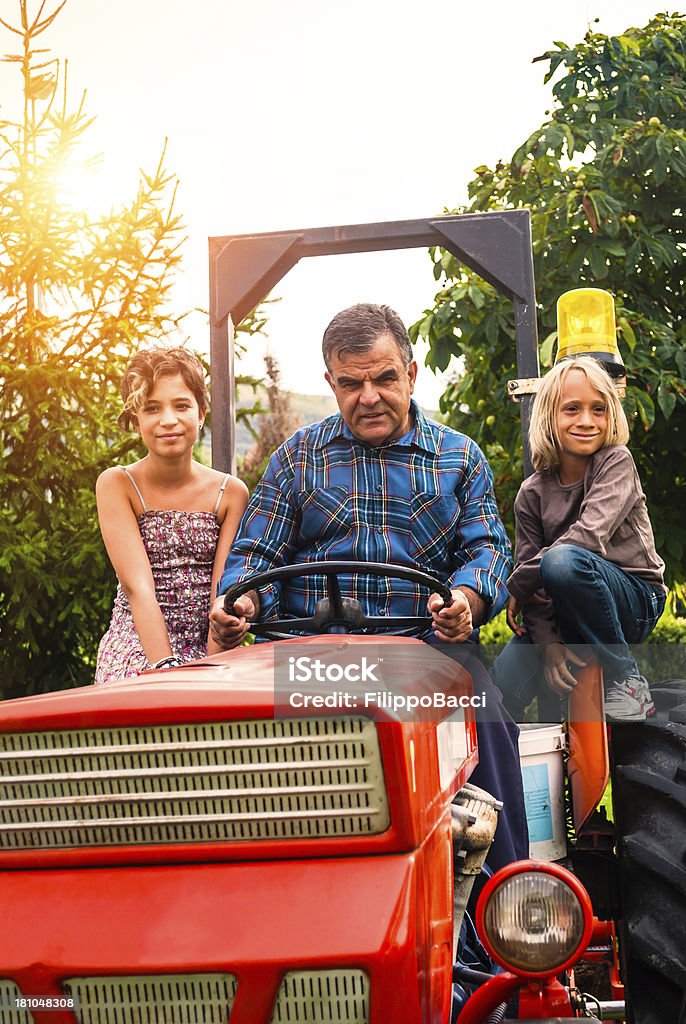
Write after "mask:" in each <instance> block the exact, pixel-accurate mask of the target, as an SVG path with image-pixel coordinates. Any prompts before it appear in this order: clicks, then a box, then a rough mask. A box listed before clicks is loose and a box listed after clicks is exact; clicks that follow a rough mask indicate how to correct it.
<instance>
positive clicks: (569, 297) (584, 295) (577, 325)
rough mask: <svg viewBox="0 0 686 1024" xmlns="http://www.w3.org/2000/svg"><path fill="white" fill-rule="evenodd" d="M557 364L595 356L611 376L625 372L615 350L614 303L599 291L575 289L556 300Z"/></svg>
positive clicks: (616, 349)
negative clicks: (566, 360)
mask: <svg viewBox="0 0 686 1024" xmlns="http://www.w3.org/2000/svg"><path fill="white" fill-rule="evenodd" d="M557 331H558V350H557V359H556V362H559V360H561V359H569V358H573V357H574V356H580V355H589V356H594V357H595V358H596V359H598V360H600V362H602V363H603V364H604V365H605V368H606V369H607V371H608V373H609V374H610V375H611V376H612V377H623V376H624V374H625V373H626V370H625V368H624V364H623V363H622V360H621V357H620V355H619V349H618V347H617V331H616V329H615V304H614V299H613V298H612V295H611V294H610V293H609V292H606V291H604V289H602V288H575V289H574V290H573V291H571V292H565V293H564V295H561V296H560V298H559V299H558V300H557Z"/></svg>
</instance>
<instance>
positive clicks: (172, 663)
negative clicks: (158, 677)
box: [150, 654, 183, 669]
mask: <svg viewBox="0 0 686 1024" xmlns="http://www.w3.org/2000/svg"><path fill="white" fill-rule="evenodd" d="M181 665H183V662H182V661H181V660H180V659H179V658H177V657H176V655H174V654H170V655H169V656H168V657H166V658H161V659H160V660H159V661H156V662H155V664H154V665H151V666H150V668H151V669H156V668H179V666H181Z"/></svg>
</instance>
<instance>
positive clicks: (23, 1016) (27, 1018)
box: [0, 978, 33, 1024]
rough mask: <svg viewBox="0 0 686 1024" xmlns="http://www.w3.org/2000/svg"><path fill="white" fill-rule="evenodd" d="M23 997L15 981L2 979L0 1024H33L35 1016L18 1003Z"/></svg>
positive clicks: (0, 987) (0, 986) (0, 983)
mask: <svg viewBox="0 0 686 1024" xmlns="http://www.w3.org/2000/svg"><path fill="white" fill-rule="evenodd" d="M23 995H24V993H23V992H22V991H21V989H20V988H19V986H18V985H15V983H14V982H13V981H7V980H5V979H4V978H0V1024H33V1015H32V1014H31V1013H29V1011H28V1010H26V1009H24V1008H23V1007H21V1006H19V1005H18V1003H17V999H22V998H23Z"/></svg>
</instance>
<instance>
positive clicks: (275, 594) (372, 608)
mask: <svg viewBox="0 0 686 1024" xmlns="http://www.w3.org/2000/svg"><path fill="white" fill-rule="evenodd" d="M322 348H323V356H324V361H325V364H326V368H327V369H326V374H325V376H326V380H327V382H328V384H329V385H330V387H331V389H332V390H333V392H334V395H335V396H336V402H337V404H338V408H339V413H337V414H335V415H333V416H330V417H328V418H327V419H325V420H323V421H322V422H320V423H315V424H313V425H310V426H307V427H304V428H302V429H300V430H298V431H297V432H296V433H295V434H294V435H293V437H291V438H290V439H289V440H288V441H286V442H284V444H282V445H281V446H280V447H279V448H278V449H277V451H276V452H274V454H273V455H272V457H271V459H270V460H269V464H268V466H267V469H266V471H265V474H264V476H263V478H262V480H261V482H260V484H259V485H258V487H257V488H256V490H255V492H254V494H253V496H252V498H251V500H250V503H249V505H248V508H247V510H246V513H245V516H244V518H243V521H242V524H241V527H240V530H239V533H238V535H237V537H236V540H235V542H234V545H233V548H232V551H231V554H230V556H229V558H228V559H227V563H226V568H225V571H224V574H223V576H222V578H221V581H220V585H219V591H220V594H224V593H225V592H226V591H227V590H228V589H229V587H231V586H232V585H233V584H236V583H240V582H242V581H245V580H246V579H248V578H249V577H250V576H252V575H254V574H256V573H260V572H264V571H265V570H267V569H271V568H275V567H280V566H285V565H290V564H293V563H302V562H325V561H327V560H332V559H334V560H337V561H340V560H345V561H347V560H351V561H352V560H357V561H363V562H382V561H383V562H391V563H394V564H397V565H400V566H403V567H410V568H415V569H422V570H424V571H426V572H429V573H431V574H432V575H434V576H435V577H437V578H438V579H440V580H443V581H445V582H446V584H447V585H448V586H449V587H450V588H451V593H452V604H450V606H449V607H448V606H446V603H445V602H444V600H443V598H441V597H440V595H438V594H436V593H434V594H431V595H430V596H429V597H428V603H427V596H426V591H425V589H424V590H422V588H421V587H420V586H419V585H418V584H416V583H411V582H409V581H405V580H389V579H386V578H381V577H378V576H373V575H366V574H362V573H360V572H359V571H355V572H351V574H350V575H348V576H346V575H344V576H342V577H340V578H339V583H340V586H341V591H342V592H343V594H344V595H345V596H348V597H353V598H355V599H357V600H358V601H359V602H360V604H361V606H362V609H363V611H364V613H365V614H368V615H384V614H391V615H417V614H420V613H421V612H423V611H424V609H425V607H426V608H428V611H429V613H430V615H431V618H432V628H431V630H429V631H428V632H427V634H426V635H425V636H423V637H422V639H424V640H426V641H427V642H428V643H432V644H436V643H440V644H441V645H446V646H444V647H443V650H444V651H447V652H448V653H450V656H451V657H453V658H454V659H455V660H457V661H459V662H461V663H462V664H463V665H464V667H465V668H466V669H467V670H468V671H469V672H470V674H471V676H472V680H473V684H474V690H475V692H481V693H482V694H483V695H484V705H485V707H486V708H487V709H488V710H487V714H486V715H485V716H484V718H487V720H482V721H481V722H479V723H478V724H477V729H478V744H479V758H480V762H479V766H478V768H477V770H476V772H475V773H474V774H473V775H472V780H471V781H472V782H474V783H475V784H476V785H478V786H481V787H482V788H484V789H486V790H488V791H489V792H490V793H492V794H493V795H494V796H495V797H497V798H498V799H499V800H502V801H503V803H504V811H503V815H502V816H501V822H500V826H499V828H498V831H497V833H496V837H495V841H494V843H493V847H492V849H491V854H490V855H489V863H490V864H491V866H492V867H493V868H497V867H500V866H501V865H503V864H506V863H510V862H511V861H513V860H517V859H518V858H522V857H526V856H528V837H527V828H526V817H525V813H524V798H523V791H522V782H521V773H520V769H519V755H518V747H517V736H518V729H517V726H516V725H515V724H514V722H513V721H512V720H511V719H510V718H509V716H508V714H507V712H506V711H505V710H504V708H503V706H502V701H501V698H500V694H499V691H498V690H497V689H496V687H495V686H494V685H493V684H492V683H491V681H490V678H489V676H488V673H487V672H486V670H485V668H484V667H483V665H482V664H481V662H480V660H479V658H478V656H477V648H476V645H475V642H474V641H475V638H476V636H477V634H476V633H475V629H478V627H479V626H480V625H482V624H483V623H484V622H486V621H487V620H488V619H489V618H490V617H491V616H492V615H494V614H496V613H497V612H498V611H499V610H500V608H501V607H502V606H503V604H504V602H505V599H506V597H507V592H506V590H505V581H506V579H507V575H508V572H509V570H510V567H511V558H510V545H509V541H508V539H507V535H506V532H505V529H504V527H503V524H502V522H501V520H500V517H499V514H498V508H497V504H496V500H495V495H494V491H493V478H492V474H491V471H490V469H489V467H488V464H487V462H486V459H485V457H484V455H483V454H482V452H481V451H480V449H479V448H478V446H477V445H476V444H475V443H474V442H473V441H472V440H471V439H470V438H468V437H466V436H465V435H464V434H461V433H458V432H457V431H455V430H452V429H450V428H449V427H446V426H444V425H442V424H437V423H433V422H431V421H429V420H427V419H426V417H424V415H423V414H422V413H421V411H420V410H419V408H418V407H417V405H416V404H415V402H414V401H413V400H412V397H411V396H412V392H413V390H414V383H415V379H416V375H417V363H416V361H415V360H414V359H413V353H412V348H411V344H410V340H409V337H408V334H407V330H406V328H405V326H404V325H403V323H402V321H401V320H400V317H399V316H398V315H397V313H395V312H394V311H393V310H392V309H390V308H389V307H388V306H383V305H374V304H368V303H360V304H357V305H355V306H352V307H350V308H349V309H345V310H343V311H342V312H340V313H338V314H337V316H335V317H334V319H333V320H332V321H331V323H330V324H329V326H328V327H327V328H326V331H325V332H324V339H323V346H322ZM322 586H323V584H322V580H321V578H319V577H316V576H306V577H302V578H300V579H296V580H289V581H288V583H286V582H283V583H279V584H272V585H270V586H269V587H265V588H263V589H261V590H260V592H259V594H258V593H257V592H256V591H250V592H248V593H247V594H244V595H243V596H242V597H239V598H238V599H237V600H236V601H235V603H234V605H233V614H228V613H227V612H226V611H225V610H224V598H223V597H219V598H217V600H216V601H215V604H214V606H213V609H212V614H211V620H212V633H213V635H214V637H215V638H216V640H217V642H218V643H219V644H220V645H221V646H222V647H224V648H226V649H229V648H233V647H236V646H237V645H238V644H240V642H241V641H242V639H243V637H244V635H245V633H246V632H247V631H248V629H249V624H250V623H251V622H256V621H258V620H260V621H264V620H268V619H269V618H273V617H274V615H275V614H276V612H277V609H280V610H281V612H282V613H286V614H289V615H293V616H296V617H301V616H307V615H312V614H313V612H314V610H315V606H316V604H317V602H318V601H319V600H320V599H321V598H322V597H323V589H322Z"/></svg>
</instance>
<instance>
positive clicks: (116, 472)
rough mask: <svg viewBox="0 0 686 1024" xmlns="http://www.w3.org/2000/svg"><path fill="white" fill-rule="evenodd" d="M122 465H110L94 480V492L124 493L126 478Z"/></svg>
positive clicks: (104, 493) (103, 493)
mask: <svg viewBox="0 0 686 1024" xmlns="http://www.w3.org/2000/svg"><path fill="white" fill-rule="evenodd" d="M123 469H124V467H123V466H110V467H109V469H105V470H103V472H102V473H101V474H100V476H99V477H98V479H97V480H96V481H95V493H96V494H101V495H106V494H107V495H112V494H124V493H125V492H126V487H127V480H126V473H124V472H123Z"/></svg>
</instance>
